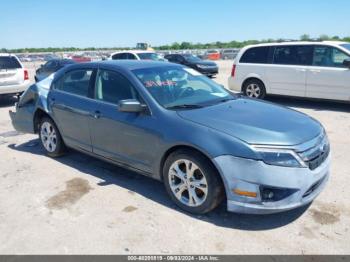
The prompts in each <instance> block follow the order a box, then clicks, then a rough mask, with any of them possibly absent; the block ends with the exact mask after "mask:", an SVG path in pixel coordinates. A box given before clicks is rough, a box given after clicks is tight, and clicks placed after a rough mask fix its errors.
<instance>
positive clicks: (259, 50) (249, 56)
mask: <svg viewBox="0 0 350 262" xmlns="http://www.w3.org/2000/svg"><path fill="white" fill-rule="evenodd" d="M268 56H269V47H268V46H264V47H253V48H250V49H248V50H247V51H245V53H244V54H243V56H242V57H241V60H240V61H239V62H240V63H254V64H267V60H268Z"/></svg>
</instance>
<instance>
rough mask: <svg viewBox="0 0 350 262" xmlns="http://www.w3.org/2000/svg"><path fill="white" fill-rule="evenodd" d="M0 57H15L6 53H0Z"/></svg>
mask: <svg viewBox="0 0 350 262" xmlns="http://www.w3.org/2000/svg"><path fill="white" fill-rule="evenodd" d="M0 56H16V55H14V54H8V53H0Z"/></svg>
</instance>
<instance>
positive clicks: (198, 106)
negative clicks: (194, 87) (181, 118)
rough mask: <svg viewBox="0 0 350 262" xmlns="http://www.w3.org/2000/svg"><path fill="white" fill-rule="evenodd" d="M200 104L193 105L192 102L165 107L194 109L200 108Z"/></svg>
mask: <svg viewBox="0 0 350 262" xmlns="http://www.w3.org/2000/svg"><path fill="white" fill-rule="evenodd" d="M202 107H203V106H201V105H194V104H183V105H175V106H168V107H167V109H196V108H202Z"/></svg>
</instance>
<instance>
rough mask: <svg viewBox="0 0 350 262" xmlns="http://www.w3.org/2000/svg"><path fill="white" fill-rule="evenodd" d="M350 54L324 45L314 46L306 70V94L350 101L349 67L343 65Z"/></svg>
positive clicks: (349, 57) (313, 96)
mask: <svg viewBox="0 0 350 262" xmlns="http://www.w3.org/2000/svg"><path fill="white" fill-rule="evenodd" d="M345 59H350V55H348V54H346V53H345V52H343V51H342V50H340V49H338V48H336V47H333V46H326V45H319V46H315V49H314V55H313V63H312V66H311V67H309V70H308V72H307V89H306V90H307V91H306V96H307V97H312V98H324V99H336V100H343V101H350V69H349V68H347V67H345V66H344V65H343V61H344V60H345Z"/></svg>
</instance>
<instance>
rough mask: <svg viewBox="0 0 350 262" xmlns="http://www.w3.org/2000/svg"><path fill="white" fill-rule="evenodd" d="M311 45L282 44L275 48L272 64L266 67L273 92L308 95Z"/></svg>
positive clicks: (271, 91) (270, 90) (270, 89)
mask: <svg viewBox="0 0 350 262" xmlns="http://www.w3.org/2000/svg"><path fill="white" fill-rule="evenodd" d="M312 51H313V47H312V46H311V45H290V46H287V45H281V46H276V47H274V48H273V57H272V64H269V65H268V66H267V68H266V78H267V82H268V85H269V92H270V93H271V94H280V95H289V96H300V97H304V96H306V70H307V66H309V65H311V63H312Z"/></svg>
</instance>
